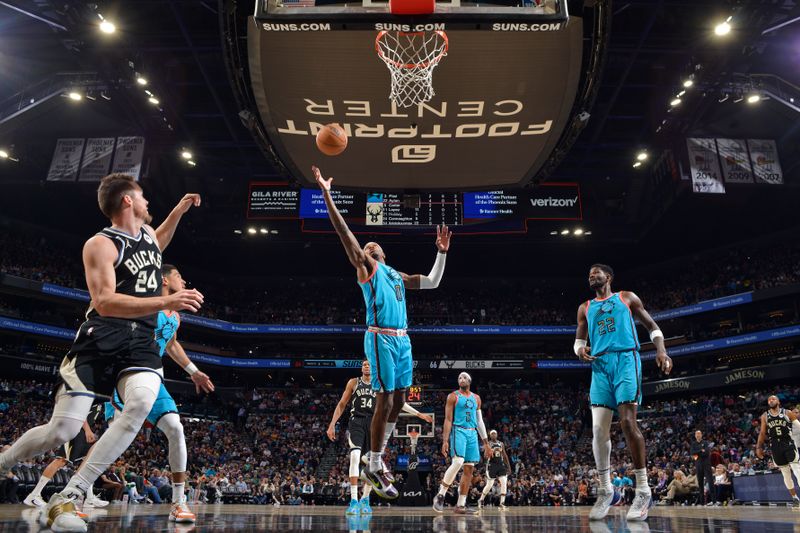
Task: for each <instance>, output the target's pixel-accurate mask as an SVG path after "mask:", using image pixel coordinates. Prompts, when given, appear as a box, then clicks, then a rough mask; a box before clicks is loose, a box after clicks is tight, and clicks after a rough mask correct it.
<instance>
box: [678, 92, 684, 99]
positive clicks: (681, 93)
mask: <svg viewBox="0 0 800 533" xmlns="http://www.w3.org/2000/svg"><path fill="white" fill-rule="evenodd" d="M684 94H686V91H681V92H679V93H678V98H680V97H681V96H683V95H684Z"/></svg>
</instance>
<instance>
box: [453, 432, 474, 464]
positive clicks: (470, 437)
mask: <svg viewBox="0 0 800 533" xmlns="http://www.w3.org/2000/svg"><path fill="white" fill-rule="evenodd" d="M450 457H463V458H464V462H465V463H472V464H476V463H480V462H481V447H480V446H479V444H478V431H477V430H475V429H464V428H460V427H458V426H453V430H452V431H451V432H450Z"/></svg>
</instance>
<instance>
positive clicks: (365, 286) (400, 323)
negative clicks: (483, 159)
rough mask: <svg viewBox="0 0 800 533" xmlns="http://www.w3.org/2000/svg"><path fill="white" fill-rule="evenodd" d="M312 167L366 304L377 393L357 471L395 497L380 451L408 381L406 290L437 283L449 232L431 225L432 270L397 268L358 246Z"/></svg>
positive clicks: (371, 247)
mask: <svg viewBox="0 0 800 533" xmlns="http://www.w3.org/2000/svg"><path fill="white" fill-rule="evenodd" d="M312 170H313V172H314V177H315V178H316V180H317V183H318V184H319V187H320V189H322V194H323V198H324V199H325V205H326V206H327V208H328V216H329V217H330V219H331V223H332V224H333V228H334V229H335V230H336V233H337V234H338V235H339V239H340V240H341V241H342V244H343V245H344V249H345V252H346V253H347V258H348V259H349V260H350V263H351V264H352V265H353V266H354V267H355V269H356V275H357V276H358V283H359V285H360V287H361V290H362V292H363V294H364V302H365V303H366V306H367V331H366V332H365V334H364V352H365V354H366V356H367V360H368V361H369V365H370V368H371V369H372V374H371V377H370V380H371V382H372V383H371V384H372V388H373V389H374V390H375V391H377V396H376V399H375V414H374V415H373V417H372V423H371V425H370V450H371V451H370V454H369V464H368V465H367V468H365V469H364V471H363V473H362V475H363V476H364V478H365V479H366V480H368V481H369V482H370V483H372V485H373V487H374V489H375V492H376V493H377V494H378V495H379V496H381V497H383V498H396V497H397V496H398V492H397V489H396V488H395V487H394V485H393V481H394V478H393V477H392V475H391V472H389V470H388V468H386V465H385V464H384V463H383V460H382V458H381V456H382V454H383V449H384V447H385V446H386V442H387V441H388V440H389V436H391V434H392V432H393V431H394V426H395V423H396V422H397V417H398V415H399V414H400V411H401V410H402V408H403V405H404V404H405V395H406V389H407V388H408V387H409V386H410V385H411V372H412V369H413V366H414V365H413V360H412V358H411V341H410V340H409V338H408V334H407V332H406V329H407V328H408V321H407V318H406V289H435V288H436V287H438V286H439V281H441V279H442V275H443V274H444V265H445V257H446V254H447V250H448V249H449V247H450V237H451V235H452V233H451V232H450V231H449V230H448V229H447V226H441V227H439V228H437V235H436V247H437V248H438V253H437V254H436V261H435V263H434V264H433V269H432V270H431V272H430V273H429V274H428V275H427V276H426V275H422V274H417V275H408V274H404V273H402V272H398V271H397V270H395V269H393V268H392V267H390V266H388V265H387V264H386V255H385V254H384V253H383V249H382V248H381V247H380V246H379V245H378V244H377V243H374V242H369V243H367V244H366V245H365V246H364V248H361V246H360V245H359V243H358V241H357V240H356V238H355V236H354V235H353V233H352V232H351V231H350V229H349V228H348V227H347V224H346V223H345V221H344V218H343V217H342V215H341V213H339V210H338V209H337V208H336V204H334V202H333V198H332V197H331V182H332V181H333V178H328V179H325V178H323V177H322V174H321V172H320V170H319V169H318V168H317V167H313V168H312Z"/></svg>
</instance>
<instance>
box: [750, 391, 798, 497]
mask: <svg viewBox="0 0 800 533" xmlns="http://www.w3.org/2000/svg"><path fill="white" fill-rule="evenodd" d="M767 405H769V409H768V410H767V411H765V412H764V414H762V415H761V431H760V432H759V433H758V442H757V443H756V455H758V457H759V459H763V458H764V441H765V440H766V439H767V437H769V447H770V449H771V450H772V460H773V461H774V462H775V465H776V466H777V467H778V468H780V470H781V474H783V483H784V485H786V488H787V489H789V494H791V495H792V503H793V505H794V506H795V507H800V497H798V496H797V492H796V491H795V488H794V481H793V480H792V472H794V477H796V478H797V481H798V483H800V462H798V453H797V448H796V447H795V445H794V441H793V440H792V435H794V434H798V433H800V420H798V418H797V416H796V415H795V414H794V413H793V412H792V411H787V410H786V409H784V408H783V407H781V401H780V400H779V399H778V397H777V396H774V395H773V396H770V397H769V398H767Z"/></svg>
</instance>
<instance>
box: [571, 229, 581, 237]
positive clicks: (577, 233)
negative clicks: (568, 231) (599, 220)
mask: <svg viewBox="0 0 800 533" xmlns="http://www.w3.org/2000/svg"><path fill="white" fill-rule="evenodd" d="M572 234H573V235H576V236H578V237H580V236H581V235H583V230H582V229H581V228H576V229H575V231H573V232H572Z"/></svg>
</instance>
